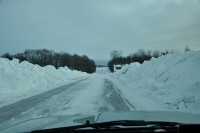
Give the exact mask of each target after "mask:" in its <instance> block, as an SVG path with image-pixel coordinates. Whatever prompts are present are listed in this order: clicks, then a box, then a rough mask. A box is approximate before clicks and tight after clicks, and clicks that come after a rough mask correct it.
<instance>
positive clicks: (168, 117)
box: [0, 111, 200, 132]
mask: <svg viewBox="0 0 200 133" xmlns="http://www.w3.org/2000/svg"><path fill="white" fill-rule="evenodd" d="M87 120H89V121H90V123H101V122H108V121H118V120H144V121H167V122H178V123H191V124H200V115H198V114H190V113H184V112H171V111H170V112H168V111H132V112H104V113H100V114H93V115H83V114H75V115H64V116H52V117H41V118H35V119H31V120H27V121H23V122H20V123H18V124H15V125H13V126H10V127H5V128H4V129H0V132H29V131H33V130H39V129H49V128H58V127H67V126H74V125H82V124H85V123H86V121H87Z"/></svg>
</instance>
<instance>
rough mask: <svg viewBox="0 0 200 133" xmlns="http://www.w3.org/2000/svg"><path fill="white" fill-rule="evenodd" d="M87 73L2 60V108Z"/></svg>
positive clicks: (0, 97) (0, 74) (0, 72)
mask: <svg viewBox="0 0 200 133" xmlns="http://www.w3.org/2000/svg"><path fill="white" fill-rule="evenodd" d="M85 76H88V74H87V73H84V72H80V71H75V70H74V71H72V70H70V69H68V68H67V67H62V68H59V69H58V70H56V69H55V68H54V67H53V66H50V65H49V66H45V67H40V66H38V65H33V64H31V63H29V62H27V61H23V62H21V63H19V60H17V59H14V60H11V61H9V60H8V59H5V58H0V107H2V106H5V105H7V104H10V103H13V102H17V101H19V100H21V99H24V98H27V97H30V96H33V95H36V94H39V93H42V92H45V91H47V90H50V89H54V88H56V87H58V86H61V85H64V84H67V83H69V82H73V80H77V78H84V77H85Z"/></svg>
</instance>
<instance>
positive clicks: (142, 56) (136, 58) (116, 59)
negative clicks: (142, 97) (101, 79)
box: [108, 49, 169, 72]
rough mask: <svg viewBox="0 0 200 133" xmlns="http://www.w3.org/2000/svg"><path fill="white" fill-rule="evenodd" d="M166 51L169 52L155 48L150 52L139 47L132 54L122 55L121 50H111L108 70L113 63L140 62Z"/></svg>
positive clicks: (164, 53)
mask: <svg viewBox="0 0 200 133" xmlns="http://www.w3.org/2000/svg"><path fill="white" fill-rule="evenodd" d="M168 53H169V51H165V52H161V51H158V50H156V51H153V52H152V51H150V50H148V51H145V50H143V49H140V50H138V51H137V52H135V53H134V54H132V55H129V56H127V57H122V52H120V51H116V50H114V51H112V52H111V60H110V61H109V62H108V67H109V69H110V71H111V72H113V71H114V68H113V65H114V64H115V65H117V64H130V63H133V62H138V63H140V64H142V63H143V62H144V61H148V60H150V59H151V58H152V57H154V58H158V57H159V56H161V55H166V54H168Z"/></svg>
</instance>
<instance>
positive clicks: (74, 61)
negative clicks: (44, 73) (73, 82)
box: [1, 49, 96, 73]
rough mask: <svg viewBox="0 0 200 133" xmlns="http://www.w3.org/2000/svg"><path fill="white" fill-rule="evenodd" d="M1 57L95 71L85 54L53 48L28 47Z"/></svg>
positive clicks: (56, 66) (92, 62) (88, 71)
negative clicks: (54, 49) (59, 50)
mask: <svg viewBox="0 0 200 133" xmlns="http://www.w3.org/2000/svg"><path fill="white" fill-rule="evenodd" d="M1 57H3V58H7V59H9V60H12V59H13V58H16V59H19V61H20V62H22V61H28V62H30V63H32V64H38V65H40V66H46V65H53V66H54V67H55V68H56V69H57V68H59V67H64V66H67V67H68V68H70V69H72V70H78V71H82V72H87V73H93V72H95V71H96V66H95V62H94V61H93V60H91V59H89V58H88V57H87V56H86V55H83V56H79V55H77V54H74V55H70V54H68V53H65V52H64V53H56V52H54V51H53V50H47V49H38V50H32V49H28V50H25V51H24V52H23V53H18V54H15V55H11V54H9V53H5V54H3V55H2V56H1Z"/></svg>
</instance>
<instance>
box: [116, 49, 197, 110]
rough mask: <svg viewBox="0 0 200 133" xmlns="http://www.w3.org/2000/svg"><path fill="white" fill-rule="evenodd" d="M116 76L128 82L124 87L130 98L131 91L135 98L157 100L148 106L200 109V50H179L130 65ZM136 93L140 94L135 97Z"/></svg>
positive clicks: (122, 81)
mask: <svg viewBox="0 0 200 133" xmlns="http://www.w3.org/2000/svg"><path fill="white" fill-rule="evenodd" d="M112 76H114V77H115V79H117V80H118V81H119V82H121V83H122V84H123V85H124V86H126V87H125V88H124V90H122V91H124V93H125V95H127V97H129V98H131V96H130V94H128V93H131V94H132V98H131V99H133V102H135V101H136V100H137V101H138V102H139V103H141V104H143V103H144V102H143V101H142V100H143V99H151V100H153V101H154V103H155V104H154V106H153V105H152V104H149V106H148V107H149V108H148V109H151V110H154V109H155V107H156V106H160V107H161V106H162V108H164V109H166V110H180V111H187V112H198V113H200V53H199V52H194V51H189V52H175V53H173V54H168V55H165V56H161V57H159V58H157V59H155V58H153V59H151V60H150V61H146V62H144V63H143V64H142V65H138V64H131V65H127V66H126V67H123V69H122V70H120V71H118V72H116V73H114V74H112ZM127 92H128V93H127ZM135 94H137V97H140V98H135V99H134V95H135ZM134 100H135V101H134ZM144 101H145V100H144ZM146 101H148V100H146ZM151 105H152V106H151ZM143 109H144V108H143Z"/></svg>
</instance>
